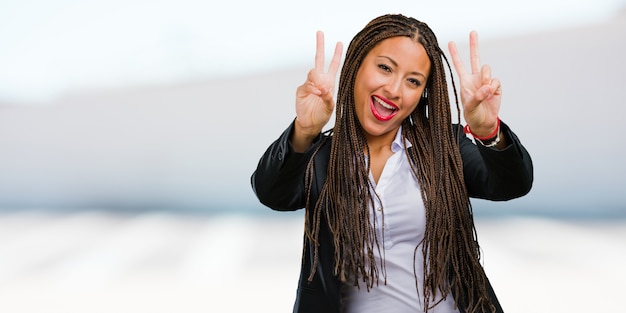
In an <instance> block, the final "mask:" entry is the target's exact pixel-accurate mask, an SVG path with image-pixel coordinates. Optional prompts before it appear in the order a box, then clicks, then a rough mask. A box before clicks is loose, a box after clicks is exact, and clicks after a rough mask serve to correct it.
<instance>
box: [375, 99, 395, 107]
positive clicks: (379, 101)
mask: <svg viewBox="0 0 626 313" xmlns="http://www.w3.org/2000/svg"><path fill="white" fill-rule="evenodd" d="M374 100H376V102H378V103H379V104H380V105H382V106H383V107H384V108H385V109H388V110H395V109H396V108H395V107H393V106H391V105H389V104H387V103H386V102H385V101H383V100H380V99H378V98H377V97H374Z"/></svg>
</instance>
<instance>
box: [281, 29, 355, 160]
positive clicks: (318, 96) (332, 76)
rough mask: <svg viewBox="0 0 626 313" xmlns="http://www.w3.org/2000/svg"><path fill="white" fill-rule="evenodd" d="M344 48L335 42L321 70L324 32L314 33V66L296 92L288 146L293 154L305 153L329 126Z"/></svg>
mask: <svg viewBox="0 0 626 313" xmlns="http://www.w3.org/2000/svg"><path fill="white" fill-rule="evenodd" d="M342 48H343V45H342V44H341V42H338V43H337V45H336V46H335V53H334V55H333V58H332V60H331V62H330V65H329V67H328V71H327V72H325V71H324V33H323V32H321V31H318V32H317V45H316V51H315V67H314V68H313V69H311V70H310V71H309V74H308V75H307V79H306V81H305V82H304V84H302V85H300V86H299V87H298V88H297V90H296V122H295V131H294V134H293V136H292V138H291V143H292V145H293V147H294V149H295V150H296V151H304V150H306V148H308V147H309V146H310V144H311V142H312V141H313V139H314V138H315V137H316V136H317V135H318V134H319V133H320V132H321V131H322V129H323V128H324V125H326V123H328V121H329V120H330V117H331V115H332V113H333V110H334V109H335V100H334V98H333V89H334V86H335V80H336V78H337V71H338V69H339V64H340V63H341V54H342Z"/></svg>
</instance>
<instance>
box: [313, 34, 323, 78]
mask: <svg viewBox="0 0 626 313" xmlns="http://www.w3.org/2000/svg"><path fill="white" fill-rule="evenodd" d="M316 39H317V40H316V46H315V69H316V70H318V71H323V70H324V32H322V31H317V38H316Z"/></svg>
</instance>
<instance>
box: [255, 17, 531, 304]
mask: <svg viewBox="0 0 626 313" xmlns="http://www.w3.org/2000/svg"><path fill="white" fill-rule="evenodd" d="M449 50H450V54H451V56H452V60H453V63H454V66H455V69H456V72H457V74H458V76H459V77H460V81H461V84H460V87H461V88H460V96H461V101H462V104H463V116H464V119H465V121H466V123H467V125H466V126H465V127H464V128H463V127H462V126H460V121H457V123H455V124H453V123H452V121H451V109H450V101H449V96H448V89H447V87H448V85H447V82H446V71H445V69H446V68H445V67H444V61H445V62H446V64H447V63H448V61H447V58H446V57H445V55H444V53H443V51H442V50H441V49H440V48H439V44H438V42H437V39H436V37H435V35H434V33H433V32H432V30H431V29H430V28H429V27H428V26H427V25H426V24H424V23H422V22H419V21H417V20H415V19H413V18H409V17H405V16H403V15H384V16H380V17H377V18H375V19H374V20H372V21H371V22H370V23H368V24H367V25H366V26H365V28H364V29H362V30H361V31H360V32H359V33H358V34H357V35H356V36H355V37H354V38H353V40H352V41H351V43H350V45H349V47H348V50H347V53H346V59H345V62H344V65H343V67H342V70H341V75H340V80H339V89H338V93H337V102H336V105H335V100H334V98H333V87H334V82H335V78H336V74H337V71H338V70H339V64H340V59H341V54H342V45H341V43H338V44H337V46H336V48H335V53H334V56H333V58H332V60H331V63H330V66H329V70H328V71H327V72H326V71H324V40H323V34H322V33H321V32H319V33H318V34H317V52H316V55H315V67H314V68H313V69H312V70H311V71H310V72H309V73H308V76H307V79H306V81H305V83H304V84H303V85H301V86H299V87H298V89H297V92H296V118H295V120H294V121H293V123H292V124H291V125H290V126H289V127H288V128H287V130H285V132H284V133H283V134H282V135H281V136H280V137H279V138H278V140H276V141H275V142H274V143H273V144H272V145H271V146H270V147H269V148H268V150H267V151H266V152H265V154H264V155H263V156H262V158H261V160H260V161H259V164H258V167H257V169H256V171H255V172H254V174H253V175H252V187H253V189H254V191H255V193H256V195H257V197H258V198H259V200H260V201H261V203H263V204H265V205H266V206H268V207H270V208H272V209H274V210H279V211H290V210H297V209H301V208H305V209H306V221H305V237H304V251H303V262H302V269H301V275H300V281H299V287H298V291H297V297H296V303H295V306H294V312H501V311H502V308H501V307H500V304H499V303H498V300H497V298H496V296H495V294H494V292H493V290H492V288H491V285H490V284H489V281H488V279H487V277H486V276H485V273H484V271H483V268H482V266H481V264H480V252H479V245H478V243H477V241H476V233H475V228H474V223H473V217H472V210H471V204H470V200H469V198H470V197H476V198H482V199H490V200H499V201H501V200H509V199H513V198H516V197H520V196H523V195H525V194H526V193H528V192H529V191H530V188H531V185H532V180H533V169H532V162H531V158H530V156H529V154H528V152H527V151H526V150H525V148H524V147H523V146H522V145H521V143H520V141H519V140H518V138H517V137H516V136H515V134H514V133H513V132H512V131H511V130H510V128H509V127H508V126H507V125H506V124H505V123H504V122H501V121H500V119H499V117H498V112H499V108H500V102H501V95H502V89H501V86H500V81H499V80H497V79H495V78H493V77H492V76H491V69H490V67H489V66H487V65H483V66H481V65H480V60H479V53H478V43H477V35H476V33H475V32H472V33H471V34H470V54H471V55H470V61H471V70H470V71H469V72H467V71H466V70H465V68H464V65H463V62H462V61H461V58H460V56H459V55H458V52H457V50H456V47H455V45H454V43H450V45H449ZM447 67H448V69H450V66H449V65H448V66H447ZM453 86H454V84H453ZM455 89H456V88H455ZM454 94H455V99H456V90H454ZM335 106H336V108H335ZM456 108H457V110H459V106H458V102H457V106H456ZM334 110H335V113H336V121H335V125H334V127H333V128H332V130H331V131H328V132H325V133H322V129H323V127H324V126H325V125H326V124H327V123H328V121H329V119H330V117H331V114H332V112H333V111H334ZM459 113H460V112H459ZM463 130H465V132H463ZM466 134H469V136H466ZM470 136H473V138H474V139H475V140H474V142H473V141H472V140H471V139H470V138H468V137H470Z"/></svg>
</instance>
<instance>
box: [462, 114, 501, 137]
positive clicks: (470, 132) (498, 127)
mask: <svg viewBox="0 0 626 313" xmlns="http://www.w3.org/2000/svg"><path fill="white" fill-rule="evenodd" d="M463 131H464V132H465V133H466V134H470V135H472V136H474V138H476V139H479V140H487V139H492V138H493V137H495V136H496V135H498V132H499V131H500V118H499V117H498V126H496V130H494V131H493V133H491V134H489V136H486V137H478V136H476V135H474V133H472V131H471V130H470V127H469V125H465V127H463Z"/></svg>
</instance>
